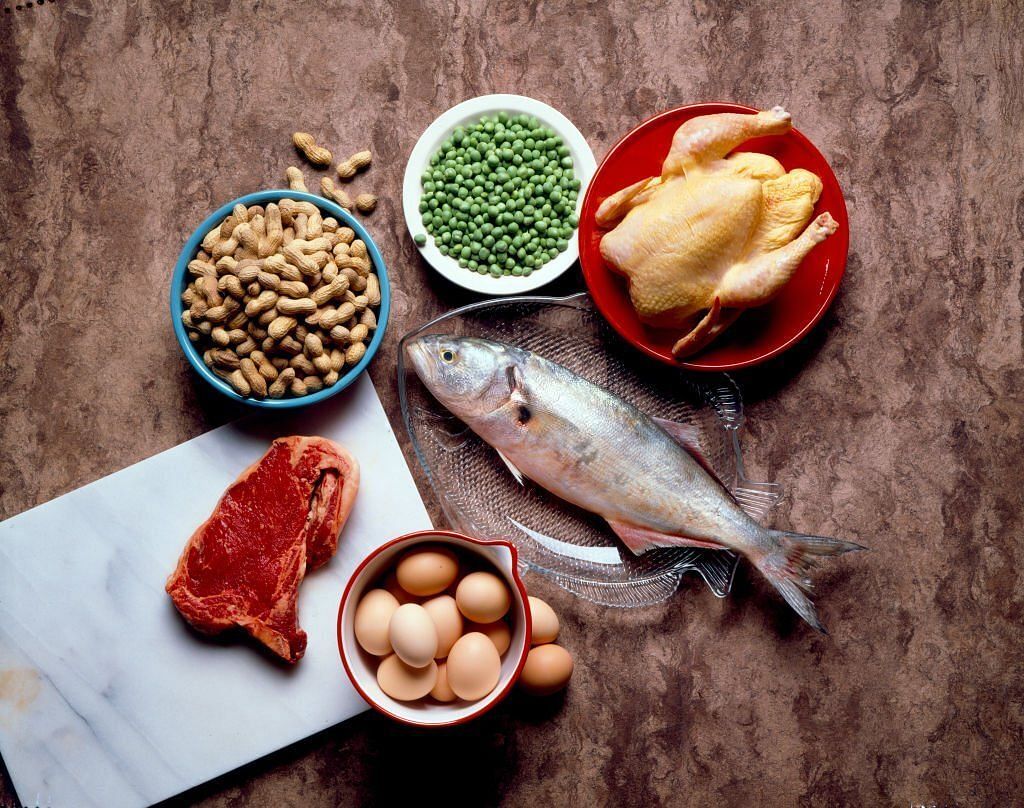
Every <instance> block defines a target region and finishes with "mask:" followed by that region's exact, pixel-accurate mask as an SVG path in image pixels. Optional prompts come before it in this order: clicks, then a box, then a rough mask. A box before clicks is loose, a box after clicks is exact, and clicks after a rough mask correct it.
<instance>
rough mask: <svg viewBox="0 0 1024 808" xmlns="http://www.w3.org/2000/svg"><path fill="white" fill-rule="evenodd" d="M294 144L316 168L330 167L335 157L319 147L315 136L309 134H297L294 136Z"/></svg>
mask: <svg viewBox="0 0 1024 808" xmlns="http://www.w3.org/2000/svg"><path fill="white" fill-rule="evenodd" d="M292 143H294V144H295V148H297V149H298V150H299V151H301V152H302V153H303V154H304V155H305V157H306V159H307V160H309V162H311V163H312V164H313V165H315V166H329V165H330V164H331V160H333V159H334V156H333V155H332V154H331V153H330V152H329V151H328V150H327V149H325V148H324V147H323V146H318V145H317V144H316V140H315V139H314V138H313V136H312V135H310V134H308V133H307V132H296V133H295V134H294V135H292Z"/></svg>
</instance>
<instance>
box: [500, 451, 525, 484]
mask: <svg viewBox="0 0 1024 808" xmlns="http://www.w3.org/2000/svg"><path fill="white" fill-rule="evenodd" d="M494 451H496V452H497V453H498V457H500V458H501V462H502V463H504V464H505V465H506V466H508V470H509V471H511V472H512V476H513V477H515V478H516V482H517V483H519V484H520V485H526V475H524V474H523V472H521V471H520V470H519V467H518V466H516V464H515V463H513V462H512V461H511V460H509V459H508V458H507V457H505V455H504V454H503V453H502V452H501V451H500V450H499V449H495V450H494Z"/></svg>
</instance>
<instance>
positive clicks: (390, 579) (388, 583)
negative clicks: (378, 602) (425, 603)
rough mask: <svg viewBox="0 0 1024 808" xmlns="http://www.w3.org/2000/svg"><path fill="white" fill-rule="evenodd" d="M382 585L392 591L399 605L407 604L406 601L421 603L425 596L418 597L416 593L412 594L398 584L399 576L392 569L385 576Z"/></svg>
mask: <svg viewBox="0 0 1024 808" xmlns="http://www.w3.org/2000/svg"><path fill="white" fill-rule="evenodd" d="M382 586H383V587H384V588H385V589H386V590H387V591H388V592H390V593H391V594H392V595H393V596H394V598H395V600H397V601H398V603H399V605H405V604H406V603H419V602H420V601H421V600H423V598H418V597H416V596H415V595H410V594H409V593H408V592H406V591H405V590H404V589H402V587H400V586H399V585H398V576H397V575H395V571H394V570H391V572H389V573H388V574H387V577H385V578H384V583H383V584H382Z"/></svg>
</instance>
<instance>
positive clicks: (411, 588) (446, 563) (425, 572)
mask: <svg viewBox="0 0 1024 808" xmlns="http://www.w3.org/2000/svg"><path fill="white" fill-rule="evenodd" d="M458 574H459V562H458V561H457V560H456V558H455V553H453V552H452V551H451V550H447V549H445V548H443V547H435V548H430V549H427V550H410V551H409V552H408V553H407V554H406V555H405V556H404V557H403V558H402V560H401V561H399V562H398V566H397V567H396V568H395V575H396V576H397V577H398V585H399V586H401V587H402V589H404V590H405V591H406V592H408V593H409V594H411V595H419V596H421V597H422V596H426V595H436V594H437V593H438V592H444V590H445V589H447V588H448V587H449V586H450V585H451V583H452V581H454V580H455V576H456V575H458Z"/></svg>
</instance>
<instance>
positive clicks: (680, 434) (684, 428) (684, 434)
mask: <svg viewBox="0 0 1024 808" xmlns="http://www.w3.org/2000/svg"><path fill="white" fill-rule="evenodd" d="M652 420H653V421H654V423H656V424H657V425H658V426H660V427H661V428H662V429H664V430H665V431H666V432H667V433H668V434H669V436H670V437H671V438H672V440H674V441H675V442H676V443H678V444H679V445H680V446H682V447H683V448H684V449H686V451H687V452H689V454H690V456H691V457H693V459H694V460H696V461H697V462H698V463H700V464H701V466H702V467H703V468H704V471H706V472H707V473H708V474H710V475H711V476H712V477H714V478H715V480H717V481H718V483H719V485H721V486H722V488H726V485H725V483H723V482H722V478H721V477H719V476H718V472H717V471H715V467H714V466H712V465H711V461H710V460H708V458H707V455H705V454H704V449H703V448H702V447H701V445H700V430H698V429H697V427H695V426H692V425H690V424H681V423H679V422H678V421H669V420H666V419H665V418H653V419H652ZM726 490H728V489H726Z"/></svg>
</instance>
